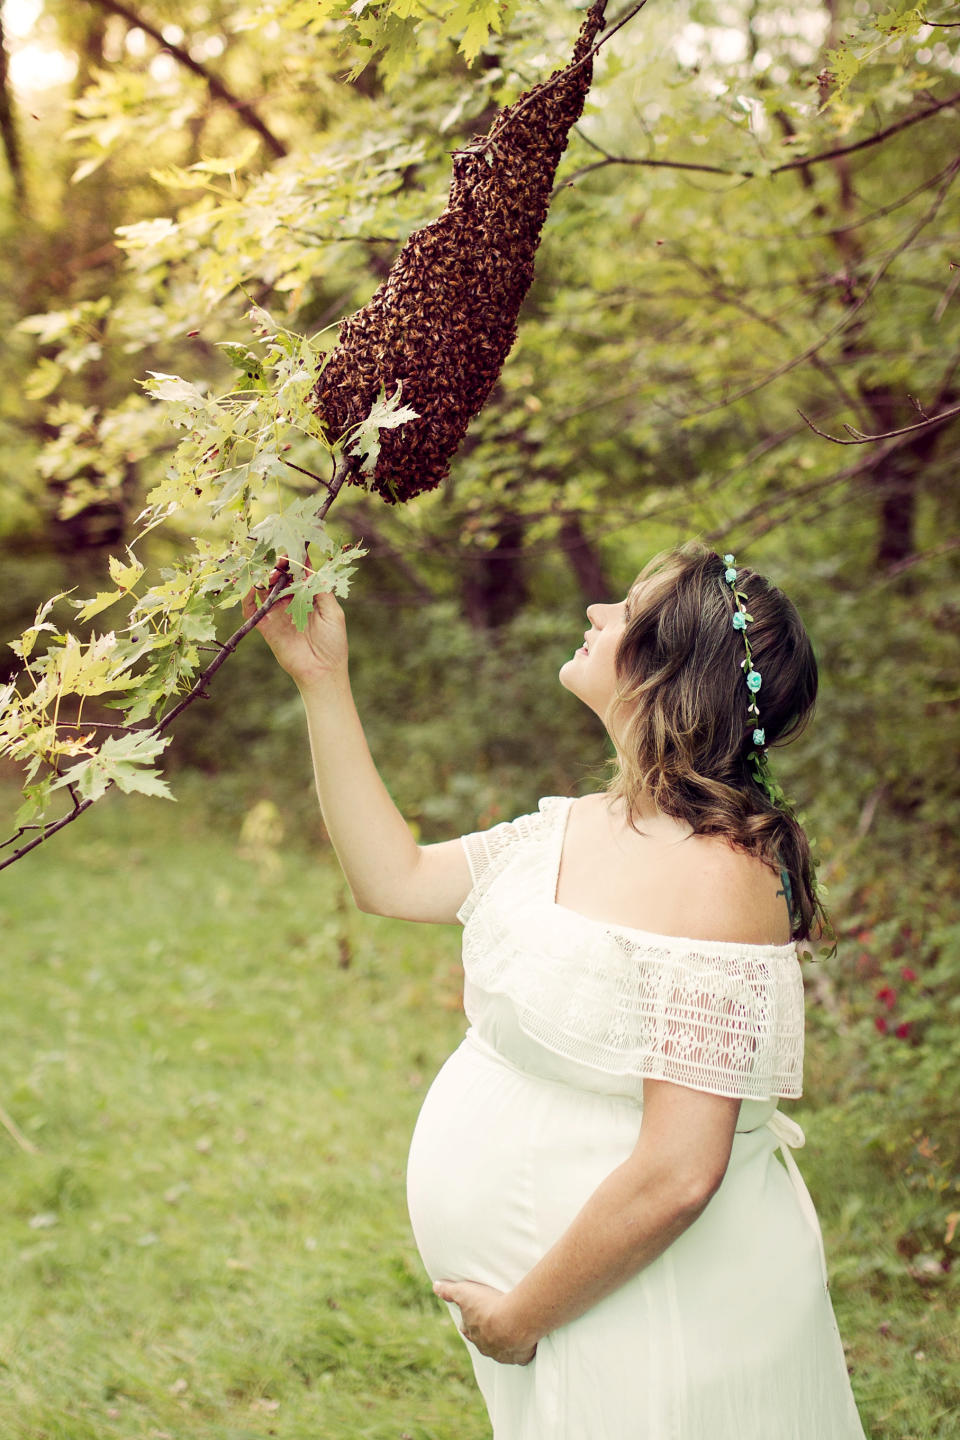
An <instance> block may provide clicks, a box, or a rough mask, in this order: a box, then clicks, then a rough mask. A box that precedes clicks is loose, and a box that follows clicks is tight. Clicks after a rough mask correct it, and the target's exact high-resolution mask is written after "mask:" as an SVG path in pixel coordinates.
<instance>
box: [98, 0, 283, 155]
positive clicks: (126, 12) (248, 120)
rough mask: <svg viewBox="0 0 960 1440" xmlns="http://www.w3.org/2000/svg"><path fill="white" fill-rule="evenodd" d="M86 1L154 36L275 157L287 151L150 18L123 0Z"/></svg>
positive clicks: (253, 112) (253, 113) (241, 102)
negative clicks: (252, 132)
mask: <svg viewBox="0 0 960 1440" xmlns="http://www.w3.org/2000/svg"><path fill="white" fill-rule="evenodd" d="M89 3H91V4H93V5H96V6H98V7H99V9H101V10H106V11H107V12H108V14H111V15H119V16H120V17H121V18H122V19H124V20H126V22H127V24H128V25H131V26H133V27H134V28H135V29H138V30H142V31H143V32H144V34H145V35H149V36H150V38H151V39H152V40H155V41H156V42H157V44H158V45H159V46H160V47H161V48H162V49H164V50H166V51H168V52H169V54H171V55H172V56H173V58H174V59H175V60H176V61H177V62H178V63H179V64H181V65H183V66H184V68H185V69H187V70H192V71H193V73H194V75H199V76H200V78H201V80H203V81H204V82H205V83H206V85H207V88H208V89H209V91H210V94H211V95H215V96H216V98H217V99H218V100H224V101H225V102H226V103H227V104H228V105H229V106H230V108H231V110H233V111H234V113H235V114H236V116H237V117H238V119H240V120H242V121H243V122H244V124H245V125H248V126H249V127H250V129H251V130H256V132H257V134H258V135H259V136H260V137H261V138H262V139H263V140H264V141H266V144H267V146H268V147H269V149H270V150H272V151H273V153H274V155H275V156H276V157H277V159H278V160H281V159H283V157H284V155H286V153H287V147H286V145H284V143H283V141H282V140H280V139H278V138H277V136H276V135H274V133H273V131H272V130H271V129H270V127H269V126H268V125H266V124H265V123H264V121H263V120H261V118H260V116H259V115H258V114H257V112H256V110H254V108H253V106H252V105H250V104H249V103H248V102H247V101H246V100H241V99H240V97H239V96H238V95H234V93H233V91H232V90H230V89H229V88H228V87H227V86H226V85H225V84H224V82H223V81H222V80H221V79H220V78H219V76H217V75H214V73H213V71H212V70H208V69H207V67H206V66H205V65H201V64H200V62H199V60H194V58H193V56H192V55H191V54H190V51H189V50H186V49H185V48H184V47H183V46H182V45H177V44H175V43H174V42H172V41H170V40H167V39H165V38H164V35H163V32H162V30H159V29H158V28H157V26H156V25H151V23H150V21H149V20H147V19H145V18H144V16H143V15H141V14H140V13H139V12H138V11H136V10H133V9H132V8H131V7H130V6H129V5H125V4H123V3H122V0H89Z"/></svg>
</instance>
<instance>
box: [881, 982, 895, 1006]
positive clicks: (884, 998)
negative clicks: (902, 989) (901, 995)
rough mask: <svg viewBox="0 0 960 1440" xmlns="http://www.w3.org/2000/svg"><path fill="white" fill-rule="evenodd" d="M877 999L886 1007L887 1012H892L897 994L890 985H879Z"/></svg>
mask: <svg viewBox="0 0 960 1440" xmlns="http://www.w3.org/2000/svg"><path fill="white" fill-rule="evenodd" d="M877 999H878V1000H879V1001H880V1003H881V1004H882V1005H886V1007H887V1009H888V1010H892V1009H893V1007H894V1005H896V1003H897V992H896V990H894V989H893V987H892V986H890V985H881V986H880V989H879V990H878V991H877Z"/></svg>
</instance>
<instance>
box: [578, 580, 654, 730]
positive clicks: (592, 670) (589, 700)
mask: <svg viewBox="0 0 960 1440" xmlns="http://www.w3.org/2000/svg"><path fill="white" fill-rule="evenodd" d="M635 588H636V587H633V588H632V589H631V591H630V593H629V595H627V597H626V599H624V600H618V601H616V602H615V603H614V604H612V605H588V606H587V619H588V620H589V621H590V629H589V630H588V631H587V632H586V634H585V635H584V637H583V644H582V645H581V647H580V649H579V650H577V651H576V652H575V653H574V654H573V655H572V656H571V658H570V659H569V660H568V661H567V662H566V664H565V665H563V666H561V669H560V684H561V685H562V686H563V687H564V689H565V690H569V691H570V692H571V694H573V695H576V697H577V699H578V700H582V701H583V703H584V704H585V705H589V707H590V709H591V710H593V711H595V713H596V714H597V715H599V716H600V719H601V720H605V719H606V715H607V712H608V710H609V709H610V705H611V704H612V702H613V699H614V697H615V695H616V693H617V667H616V658H617V648H618V646H619V644H620V641H621V639H622V638H623V633H624V631H625V630H626V628H627V622H628V619H629V614H630V602H631V599H632V598H633V594H634V589H635Z"/></svg>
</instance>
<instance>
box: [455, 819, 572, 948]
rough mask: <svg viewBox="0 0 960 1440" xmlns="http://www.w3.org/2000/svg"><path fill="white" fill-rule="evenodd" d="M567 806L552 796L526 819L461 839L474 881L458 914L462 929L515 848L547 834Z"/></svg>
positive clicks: (473, 833)
mask: <svg viewBox="0 0 960 1440" xmlns="http://www.w3.org/2000/svg"><path fill="white" fill-rule="evenodd" d="M567 803H568V802H566V801H564V800H563V799H562V798H561V797H560V796H558V795H551V796H549V797H547V798H546V799H544V800H541V801H540V809H539V810H535V811H533V812H532V813H531V814H529V815H518V816H517V818H516V820H504V821H503V822H502V823H501V824H499V825H494V826H492V827H491V829H489V830H475V831H473V832H472V833H471V834H469V835H461V837H460V843H461V845H462V846H463V848H464V851H465V853H466V857H467V864H468V865H469V867H470V878H471V880H472V881H473V889H472V890H471V891H470V893H469V894H468V896H467V898H466V899H465V900H464V902H463V904H462V905H461V906H460V909H459V910H458V911H457V919H458V920H459V921H460V923H461V924H462V925H466V923H467V921H468V920H469V919H470V916H471V915H472V914H473V912H474V910H475V909H476V906H477V903H478V901H479V900H480V897H481V896H482V895H483V893H484V892H485V891H486V890H487V889H488V887H489V886H490V885H491V884H492V882H493V881H494V880H495V879H496V877H497V876H498V875H499V874H500V873H501V872H502V871H503V869H504V867H505V866H506V865H507V864H508V863H509V861H510V860H511V859H512V857H513V854H514V851H515V849H516V847H517V846H518V845H520V844H522V843H524V842H530V841H536V840H539V839H540V838H542V837H544V836H546V835H547V834H549V832H550V829H551V827H550V825H549V821H550V820H551V819H552V818H555V817H556V815H557V814H558V813H562V812H563V810H564V809H565V806H566V804H567Z"/></svg>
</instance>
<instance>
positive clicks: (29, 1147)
mask: <svg viewBox="0 0 960 1440" xmlns="http://www.w3.org/2000/svg"><path fill="white" fill-rule="evenodd" d="M0 1125H2V1126H3V1128H4V1130H6V1132H7V1134H8V1135H9V1136H10V1139H11V1140H12V1141H13V1142H14V1144H15V1145H19V1146H20V1149H21V1150H25V1151H26V1152H27V1154H28V1155H39V1154H40V1151H39V1150H38V1149H37V1147H36V1145H34V1143H33V1141H32V1140H28V1139H27V1137H26V1135H24V1133H23V1131H22V1130H21V1129H20V1126H19V1125H18V1124H17V1122H16V1121H15V1120H14V1119H13V1117H12V1115H8V1114H7V1112H6V1110H5V1109H4V1108H3V1106H2V1105H0Z"/></svg>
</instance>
